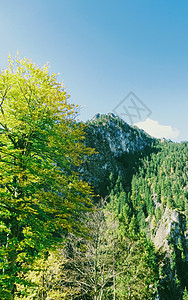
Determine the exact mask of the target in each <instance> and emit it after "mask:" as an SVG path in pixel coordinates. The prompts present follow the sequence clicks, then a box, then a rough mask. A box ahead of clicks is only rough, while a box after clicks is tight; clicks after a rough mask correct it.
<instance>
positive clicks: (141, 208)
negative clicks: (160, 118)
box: [81, 114, 188, 300]
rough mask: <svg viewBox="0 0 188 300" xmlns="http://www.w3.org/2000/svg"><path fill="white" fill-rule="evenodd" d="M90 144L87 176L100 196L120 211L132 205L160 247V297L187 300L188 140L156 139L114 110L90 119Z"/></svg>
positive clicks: (141, 224) (131, 212)
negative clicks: (126, 121) (94, 152)
mask: <svg viewBox="0 0 188 300" xmlns="http://www.w3.org/2000/svg"><path fill="white" fill-rule="evenodd" d="M85 143H86V145H87V146H89V147H93V148H95V149H96V152H97V153H96V154H95V155H93V156H92V157H91V159H90V161H88V162H86V163H85V164H84V165H83V167H82V169H81V172H82V174H83V178H84V179H86V180H87V181H88V180H89V182H90V183H91V184H92V185H93V187H94V190H95V193H96V194H99V195H101V196H103V197H104V196H109V201H116V202H117V206H118V213H119V214H120V213H121V211H125V209H124V208H125V207H126V211H129V216H128V217H129V218H132V217H133V216H134V217H135V219H136V226H137V230H138V232H144V233H145V234H146V235H147V238H148V239H149V240H151V241H152V242H153V243H154V245H155V249H156V256H157V259H158V268H159V283H158V296H157V299H169V300H170V299H185V298H183V297H186V296H183V295H186V289H187V290H188V236H187V235H188V227H187V225H188V222H187V219H188V143H187V142H184V143H180V144H177V143H172V142H170V141H166V140H164V139H163V140H158V139H154V138H152V137H150V136H149V135H148V134H146V133H145V132H144V131H143V130H140V129H138V128H136V127H132V126H129V125H128V124H126V123H125V122H124V121H123V120H121V119H120V118H119V117H117V116H115V115H113V114H108V115H100V114H97V115H95V117H94V118H93V119H92V120H91V121H88V122H87V123H86V140H85ZM122 195H123V196H122ZM120 198H121V200H120ZM114 199H115V200H114ZM96 201H97V198H96ZM124 217H127V216H124ZM183 293H184V294H183Z"/></svg>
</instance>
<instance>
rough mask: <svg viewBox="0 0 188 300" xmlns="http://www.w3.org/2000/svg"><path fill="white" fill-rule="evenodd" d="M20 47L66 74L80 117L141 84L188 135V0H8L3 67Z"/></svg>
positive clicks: (138, 90)
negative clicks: (78, 107) (79, 107)
mask: <svg viewBox="0 0 188 300" xmlns="http://www.w3.org/2000/svg"><path fill="white" fill-rule="evenodd" d="M17 50H19V52H20V55H21V56H26V57H28V58H32V59H33V61H34V62H36V63H37V64H39V65H41V66H42V65H43V64H44V63H46V62H49V63H50V66H51V71H53V72H55V73H61V75H60V76H59V80H60V81H61V80H63V82H64V84H65V86H66V89H67V91H68V93H69V94H71V101H72V102H74V103H77V104H80V105H81V106H83V108H82V110H81V115H80V119H82V120H87V119H90V118H92V117H93V115H94V114H95V113H98V112H100V113H108V112H111V111H112V110H113V109H114V107H115V106H116V105H117V104H118V103H119V102H120V101H121V100H122V99H123V98H124V97H125V96H126V95H127V94H128V93H129V92H130V91H133V92H134V93H135V94H136V95H137V96H138V97H139V98H140V99H141V100H142V101H143V102H144V103H145V104H146V105H147V106H148V107H149V108H150V109H151V111H152V115H151V116H150V118H151V119H152V120H155V121H158V122H159V123H160V124H162V125H170V126H171V127H173V128H177V129H178V130H179V131H180V134H179V136H178V138H176V139H174V140H178V141H180V140H188V133H187V132H188V118H187V114H188V1H186V0H182V1H174V0H166V1H164V0H157V1H156V0H142V1H141V0H137V1H136V0H122V1H121V0H116V1H110V0H108V1H107V0H100V1H99V0H93V1H92V0H32V1H31V0H30V1H29V0H16V1H15V0H9V1H5V0H0V68H1V69H2V68H5V67H6V65H7V56H8V53H10V54H12V55H13V56H14V55H15V54H16V51H17Z"/></svg>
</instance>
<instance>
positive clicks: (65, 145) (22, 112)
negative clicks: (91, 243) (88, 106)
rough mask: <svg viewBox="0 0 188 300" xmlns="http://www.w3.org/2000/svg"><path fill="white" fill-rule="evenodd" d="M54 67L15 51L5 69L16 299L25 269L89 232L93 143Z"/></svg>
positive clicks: (3, 104) (3, 239)
mask: <svg viewBox="0 0 188 300" xmlns="http://www.w3.org/2000/svg"><path fill="white" fill-rule="evenodd" d="M67 97H68V95H67V94H66V92H65V90H64V87H63V85H62V84H61V83H58V82H57V79H56V75H55V74H52V75H49V73H48V67H47V66H44V67H42V68H39V67H38V66H36V65H35V64H33V63H32V61H30V60H27V59H23V60H22V59H20V58H19V57H17V58H16V59H15V62H14V61H12V60H11V58H9V66H8V68H7V69H6V70H4V71H2V72H1V73H0V178H1V186H0V244H1V245H0V256H1V261H0V269H1V271H0V294H1V299H7V300H8V299H12V298H13V297H14V294H15V292H16V285H17V284H18V283H19V284H21V280H22V279H21V278H18V274H20V272H21V271H22V272H23V273H24V272H26V273H27V272H28V265H29V263H30V262H32V260H33V259H34V258H35V257H36V256H37V255H39V254H40V253H42V251H43V250H45V251H46V250H48V249H50V248H51V247H52V246H53V245H54V244H57V242H58V241H59V240H61V235H62V234H63V233H65V232H67V231H70V230H71V231H77V232H79V231H81V230H82V228H81V224H80V222H79V214H80V212H81V211H85V210H87V208H86V207H88V206H90V205H91V202H90V195H91V190H90V188H89V186H88V184H87V183H85V182H82V181H81V180H80V178H79V176H78V174H77V173H75V172H73V171H72V169H73V167H74V166H78V165H79V164H80V163H81V162H82V158H84V159H85V158H86V156H87V155H88V154H89V153H92V151H91V150H90V149H87V148H86V147H85V146H84V144H83V142H82V141H83V139H84V134H83V125H82V124H78V123H76V122H75V116H76V106H74V105H71V104H68V102H67Z"/></svg>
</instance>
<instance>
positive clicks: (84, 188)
mask: <svg viewBox="0 0 188 300" xmlns="http://www.w3.org/2000/svg"><path fill="white" fill-rule="evenodd" d="M56 79H57V78H56V75H54V74H53V75H49V73H48V67H47V66H44V67H43V68H41V69H40V68H39V67H38V66H36V65H35V64H33V63H32V62H31V61H30V60H27V59H24V60H21V59H20V58H19V57H17V58H16V60H15V62H14V61H12V60H11V59H9V67H8V69H7V70H5V71H2V72H1V74H0V91H1V93H0V99H1V103H0V179H1V185H0V255H1V258H0V266H1V268H0V299H2V300H12V299H16V300H18V299H28V300H29V299H30V300H31V299H33V300H34V299H37V300H40V299H42V300H44V299H46V300H60V299H75V300H90V299H94V300H103V299H109V300H110V299H113V300H115V299H122V300H123V299H139V300H140V299H143V300H144V299H145V300H146V299H156V300H157V299H161V300H163V299H164V300H165V299H167V300H168V299H169V300H171V299H180V300H182V299H183V300H185V299H187V289H188V286H187V285H188V273H187V272H188V266H187V262H188V247H187V246H188V245H187V217H188V202H187V201H188V180H187V179H188V143H187V142H184V143H180V144H175V143H172V142H170V141H165V140H162V141H160V140H156V139H154V138H152V137H150V136H149V135H147V134H146V133H145V132H143V131H142V130H139V129H138V128H134V127H131V126H129V125H128V124H126V123H125V122H124V121H123V120H121V119H119V118H118V117H116V116H114V115H113V114H108V115H102V116H101V115H99V114H98V115H96V116H95V117H94V118H93V119H92V120H91V121H89V122H87V123H86V124H85V125H84V124H83V123H81V122H77V121H76V116H77V113H76V110H77V107H76V106H75V105H71V104H68V103H67V98H68V95H67V94H66V92H65V90H64V87H63V85H62V84H61V83H58V82H57V80H56ZM93 148H95V151H94V150H93ZM88 183H89V184H88Z"/></svg>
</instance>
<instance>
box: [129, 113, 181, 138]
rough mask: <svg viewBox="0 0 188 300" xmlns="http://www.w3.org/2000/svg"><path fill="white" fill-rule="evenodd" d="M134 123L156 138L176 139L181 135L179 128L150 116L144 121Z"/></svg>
mask: <svg viewBox="0 0 188 300" xmlns="http://www.w3.org/2000/svg"><path fill="white" fill-rule="evenodd" d="M134 125H135V126H137V127H138V128H140V129H143V130H144V131H146V132H147V133H149V134H150V135H151V136H153V137H155V138H166V139H174V138H176V137H177V136H178V135H179V130H178V129H176V128H172V127H171V126H170V125H161V124H159V122H158V121H154V120H152V119H150V118H148V119H146V120H145V121H143V122H138V123H135V124H134Z"/></svg>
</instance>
